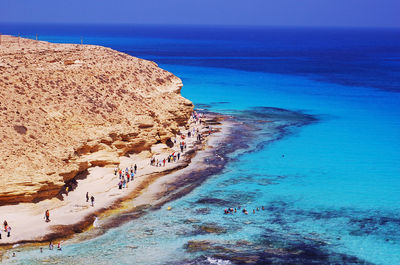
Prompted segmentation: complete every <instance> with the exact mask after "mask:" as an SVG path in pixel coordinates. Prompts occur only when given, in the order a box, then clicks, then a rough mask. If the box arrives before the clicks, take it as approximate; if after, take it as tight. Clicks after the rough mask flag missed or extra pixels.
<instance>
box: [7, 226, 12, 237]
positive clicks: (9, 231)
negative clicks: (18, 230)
mask: <svg viewBox="0 0 400 265" xmlns="http://www.w3.org/2000/svg"><path fill="white" fill-rule="evenodd" d="M10 233H11V226H7V237H10Z"/></svg>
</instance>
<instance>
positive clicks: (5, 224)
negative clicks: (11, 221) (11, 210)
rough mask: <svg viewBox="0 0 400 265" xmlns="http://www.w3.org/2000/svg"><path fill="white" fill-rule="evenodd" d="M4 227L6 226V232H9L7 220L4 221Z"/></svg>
mask: <svg viewBox="0 0 400 265" xmlns="http://www.w3.org/2000/svg"><path fill="white" fill-rule="evenodd" d="M3 225H4V232H7V225H8V223H7V221H6V220H4V223H3Z"/></svg>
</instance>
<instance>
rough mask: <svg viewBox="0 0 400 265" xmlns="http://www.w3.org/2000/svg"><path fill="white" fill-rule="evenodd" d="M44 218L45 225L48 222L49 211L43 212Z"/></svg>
mask: <svg viewBox="0 0 400 265" xmlns="http://www.w3.org/2000/svg"><path fill="white" fill-rule="evenodd" d="M44 218H45V219H46V222H47V223H48V222H50V211H49V210H46V211H45V212H44Z"/></svg>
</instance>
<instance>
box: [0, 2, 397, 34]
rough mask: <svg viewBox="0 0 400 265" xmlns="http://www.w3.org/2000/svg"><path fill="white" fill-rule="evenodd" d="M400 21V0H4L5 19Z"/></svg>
mask: <svg viewBox="0 0 400 265" xmlns="http://www.w3.org/2000/svg"><path fill="white" fill-rule="evenodd" d="M1 22H3V23H4V22H6V23H14V22H17V23H87V24H174V25H176V24H178V25H181V24H185V25H257V26H312V27H325V26H327V27H396V28H399V27H400V0H229V1H228V0H0V23H1Z"/></svg>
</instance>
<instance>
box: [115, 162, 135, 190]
mask: <svg viewBox="0 0 400 265" xmlns="http://www.w3.org/2000/svg"><path fill="white" fill-rule="evenodd" d="M136 172H137V165H136V164H135V166H132V165H131V167H130V168H129V169H128V168H125V170H122V169H120V168H119V167H116V168H115V169H114V175H115V176H117V175H118V176H119V182H118V188H119V189H123V188H128V183H129V182H130V181H133V180H134V179H135V175H136Z"/></svg>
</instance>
